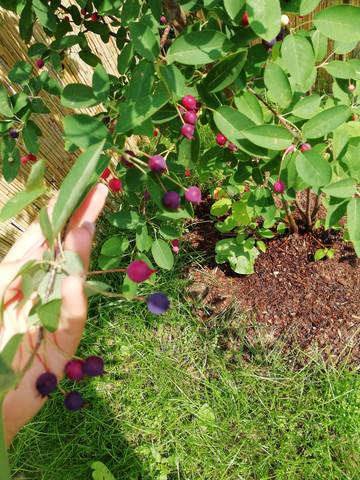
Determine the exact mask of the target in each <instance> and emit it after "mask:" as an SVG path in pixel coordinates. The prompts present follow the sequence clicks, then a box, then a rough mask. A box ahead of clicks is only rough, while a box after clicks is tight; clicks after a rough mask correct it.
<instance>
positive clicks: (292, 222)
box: [282, 198, 298, 233]
mask: <svg viewBox="0 0 360 480" xmlns="http://www.w3.org/2000/svg"><path fill="white" fill-rule="evenodd" d="M282 204H283V207H284V208H285V212H286V216H287V219H288V220H289V225H290V229H291V231H292V233H296V232H297V231H298V226H297V225H296V223H295V220H294V217H293V216H292V214H291V211H290V206H289V202H288V201H287V200H285V199H284V198H283V200H282Z"/></svg>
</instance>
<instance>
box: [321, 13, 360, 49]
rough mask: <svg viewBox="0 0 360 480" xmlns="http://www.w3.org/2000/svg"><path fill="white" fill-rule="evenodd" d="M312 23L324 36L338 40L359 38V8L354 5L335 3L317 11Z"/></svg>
mask: <svg viewBox="0 0 360 480" xmlns="http://www.w3.org/2000/svg"><path fill="white" fill-rule="evenodd" d="M314 24H315V26H316V28H318V29H319V30H320V32H321V33H323V34H324V35H325V36H326V37H328V38H331V39H332V40H339V42H354V41H357V42H358V41H359V40H360V8H359V7H356V6H355V5H335V6H333V7H328V8H325V9H324V10H321V11H320V12H318V13H317V14H316V15H315V17H314Z"/></svg>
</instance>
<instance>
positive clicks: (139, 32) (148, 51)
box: [129, 22, 160, 62]
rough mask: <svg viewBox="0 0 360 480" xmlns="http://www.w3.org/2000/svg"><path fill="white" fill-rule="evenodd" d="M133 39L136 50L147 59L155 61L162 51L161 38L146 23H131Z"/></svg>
mask: <svg viewBox="0 0 360 480" xmlns="http://www.w3.org/2000/svg"><path fill="white" fill-rule="evenodd" d="M129 28H130V35H131V40H132V42H133V43H134V47H135V50H136V51H137V52H138V53H140V55H142V56H143V57H144V58H146V60H150V61H151V62H153V61H155V60H156V59H157V57H158V56H159V52H160V39H159V36H155V34H154V33H153V32H152V30H151V29H150V28H149V27H148V26H147V25H145V24H144V23H139V22H137V23H132V24H131V25H130V27H129Z"/></svg>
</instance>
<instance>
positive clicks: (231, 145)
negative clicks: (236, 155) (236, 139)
mask: <svg viewBox="0 0 360 480" xmlns="http://www.w3.org/2000/svg"><path fill="white" fill-rule="evenodd" d="M228 147H229V150H231V151H232V152H236V150H237V149H238V147H237V146H236V145H234V144H233V143H231V142H229V145H228Z"/></svg>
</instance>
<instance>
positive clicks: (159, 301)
mask: <svg viewBox="0 0 360 480" xmlns="http://www.w3.org/2000/svg"><path fill="white" fill-rule="evenodd" d="M169 306H170V300H169V299H168V298H167V297H166V295H165V294H164V293H161V292H157V293H153V294H152V295H151V296H150V298H149V299H148V301H147V307H148V309H149V311H150V312H151V313H153V314H154V315H161V314H162V313H164V312H166V310H167V309H168V308H169Z"/></svg>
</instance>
